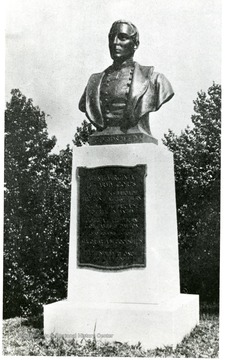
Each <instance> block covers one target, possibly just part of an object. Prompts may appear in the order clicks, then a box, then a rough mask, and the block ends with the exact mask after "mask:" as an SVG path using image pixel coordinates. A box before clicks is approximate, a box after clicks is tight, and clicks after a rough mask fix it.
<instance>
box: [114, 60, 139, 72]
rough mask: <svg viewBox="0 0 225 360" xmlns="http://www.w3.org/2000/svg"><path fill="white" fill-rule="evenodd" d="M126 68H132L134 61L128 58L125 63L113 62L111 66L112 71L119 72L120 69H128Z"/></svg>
mask: <svg viewBox="0 0 225 360" xmlns="http://www.w3.org/2000/svg"><path fill="white" fill-rule="evenodd" d="M128 66H134V60H133V58H130V59H128V60H126V61H124V62H123V63H122V64H116V63H115V62H114V63H113V64H112V66H111V68H112V69H113V70H120V69H122V68H125V67H128Z"/></svg>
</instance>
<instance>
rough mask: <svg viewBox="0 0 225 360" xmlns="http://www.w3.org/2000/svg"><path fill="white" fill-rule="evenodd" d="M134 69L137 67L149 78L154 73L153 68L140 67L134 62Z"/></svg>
mask: <svg viewBox="0 0 225 360" xmlns="http://www.w3.org/2000/svg"><path fill="white" fill-rule="evenodd" d="M136 67H139V69H140V70H141V72H142V73H143V74H144V75H145V76H147V77H149V76H151V75H152V74H153V72H154V66H146V65H140V64H138V63H137V62H136Z"/></svg>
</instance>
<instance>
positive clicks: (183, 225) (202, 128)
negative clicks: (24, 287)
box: [164, 84, 221, 302]
mask: <svg viewBox="0 0 225 360" xmlns="http://www.w3.org/2000/svg"><path fill="white" fill-rule="evenodd" d="M194 111H195V114H194V115H193V116H192V122H193V128H190V127H187V128H186V129H185V130H184V131H183V132H182V133H181V135H180V136H176V135H175V134H174V133H173V132H172V131H169V133H168V134H167V135H165V139H164V144H165V145H166V146H167V147H168V148H169V149H170V150H171V151H172V152H173V153H174V161H175V177H176V198H177V215H178V230H179V251H180V274H181V289H182V291H183V292H188V293H197V294H200V299H201V300H202V301H207V302H218V301H219V248H220V247H219V243H220V133H221V86H220V85H217V84H213V85H212V86H211V87H210V88H209V89H208V93H207V94H206V93H205V92H203V91H201V92H199V93H198V97H197V99H196V100H195V101H194Z"/></svg>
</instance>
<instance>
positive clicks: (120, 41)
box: [109, 23, 137, 62]
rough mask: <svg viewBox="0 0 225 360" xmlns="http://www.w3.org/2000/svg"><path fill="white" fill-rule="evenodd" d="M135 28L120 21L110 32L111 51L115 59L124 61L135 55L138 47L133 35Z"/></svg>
mask: <svg viewBox="0 0 225 360" xmlns="http://www.w3.org/2000/svg"><path fill="white" fill-rule="evenodd" d="M133 34H134V30H133V29H132V28H131V27H130V26H129V25H128V24H123V23H118V24H116V25H114V26H113V28H112V29H111V30H110V33H109V51H110V55H111V58H112V59H113V60H114V61H118V62H123V61H125V60H127V59H129V58H130V57H132V56H133V55H134V52H135V50H136V48H137V46H136V45H135V43H134V41H133V39H132V35H133Z"/></svg>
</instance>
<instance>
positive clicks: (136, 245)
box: [77, 165, 146, 270]
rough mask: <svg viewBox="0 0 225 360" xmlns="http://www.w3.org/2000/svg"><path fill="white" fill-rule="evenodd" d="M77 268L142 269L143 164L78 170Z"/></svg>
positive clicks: (144, 248)
mask: <svg viewBox="0 0 225 360" xmlns="http://www.w3.org/2000/svg"><path fill="white" fill-rule="evenodd" d="M77 175H78V180H79V181H78V186H79V209H80V212H79V220H78V266H79V267H93V268H98V269H105V270H119V269H127V268H132V267H145V265H146V264H145V253H146V245H145V176H146V165H136V166H134V167H127V166H104V167H97V168H86V167H78V168H77Z"/></svg>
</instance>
